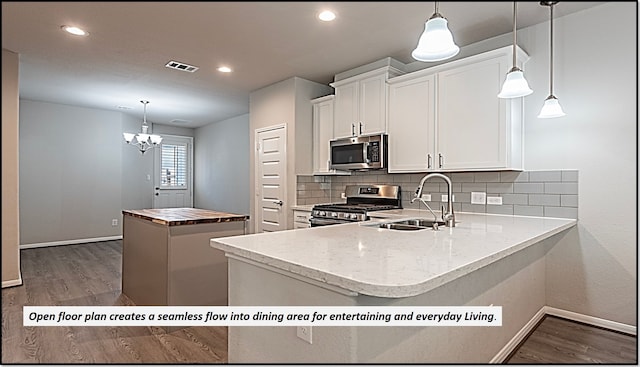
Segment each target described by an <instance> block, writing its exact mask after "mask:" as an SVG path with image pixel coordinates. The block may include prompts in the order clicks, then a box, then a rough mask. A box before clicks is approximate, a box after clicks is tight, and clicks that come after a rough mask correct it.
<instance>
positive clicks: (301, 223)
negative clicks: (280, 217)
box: [293, 209, 311, 229]
mask: <svg viewBox="0 0 640 367" xmlns="http://www.w3.org/2000/svg"><path fill="white" fill-rule="evenodd" d="M310 218H311V212H310V211H307V210H298V209H294V211H293V229H299V228H311V223H310V222H309V219H310Z"/></svg>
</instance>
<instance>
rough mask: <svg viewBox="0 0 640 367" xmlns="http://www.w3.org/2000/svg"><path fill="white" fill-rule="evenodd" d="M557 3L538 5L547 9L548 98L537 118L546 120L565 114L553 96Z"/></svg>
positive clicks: (543, 2)
mask: <svg viewBox="0 0 640 367" xmlns="http://www.w3.org/2000/svg"><path fill="white" fill-rule="evenodd" d="M557 3H558V2H557V1H541V2H540V5H542V6H548V7H549V50H550V51H549V97H547V99H545V100H544V105H543V106H542V110H540V114H539V115H538V118H541V119H548V118H554V117H562V116H564V115H565V113H564V112H563V111H562V107H560V103H559V102H558V98H556V96H554V95H553V6H554V5H555V4H557Z"/></svg>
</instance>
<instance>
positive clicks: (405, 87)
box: [388, 74, 436, 172]
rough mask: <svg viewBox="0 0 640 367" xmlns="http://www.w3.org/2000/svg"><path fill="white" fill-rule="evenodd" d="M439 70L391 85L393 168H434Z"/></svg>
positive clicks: (390, 151) (390, 154)
mask: <svg viewBox="0 0 640 367" xmlns="http://www.w3.org/2000/svg"><path fill="white" fill-rule="evenodd" d="M435 84H436V78H435V74H431V75H424V76H421V77H419V78H411V79H408V80H405V81H402V82H399V83H394V84H391V85H390V86H389V137H388V141H389V147H388V157H389V158H388V159H389V172H423V171H426V170H429V169H432V168H433V164H434V150H435V109H434V108H435V88H436V87H435Z"/></svg>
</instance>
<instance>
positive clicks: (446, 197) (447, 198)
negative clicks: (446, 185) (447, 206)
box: [440, 194, 456, 203]
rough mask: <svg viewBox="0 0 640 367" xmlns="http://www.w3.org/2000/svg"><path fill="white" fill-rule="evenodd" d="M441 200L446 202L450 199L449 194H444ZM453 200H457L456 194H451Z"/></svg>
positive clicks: (453, 201)
mask: <svg viewBox="0 0 640 367" xmlns="http://www.w3.org/2000/svg"><path fill="white" fill-rule="evenodd" d="M440 201H442V202H443V203H446V202H447V201H449V195H446V194H443V195H442V196H440ZM451 202H452V203H455V202H456V196H455V195H451Z"/></svg>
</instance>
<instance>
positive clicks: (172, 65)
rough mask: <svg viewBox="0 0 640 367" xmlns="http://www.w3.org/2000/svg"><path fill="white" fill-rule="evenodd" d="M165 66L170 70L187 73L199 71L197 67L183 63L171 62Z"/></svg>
mask: <svg viewBox="0 0 640 367" xmlns="http://www.w3.org/2000/svg"><path fill="white" fill-rule="evenodd" d="M165 66H166V67H168V68H170V69H176V70H182V71H188V72H190V73H193V72H195V71H196V70H198V69H199V68H198V67H197V66H193V65H189V64H185V63H183V62H178V61H173V60H171V61H169V62H168V63H167V64H166V65H165Z"/></svg>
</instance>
